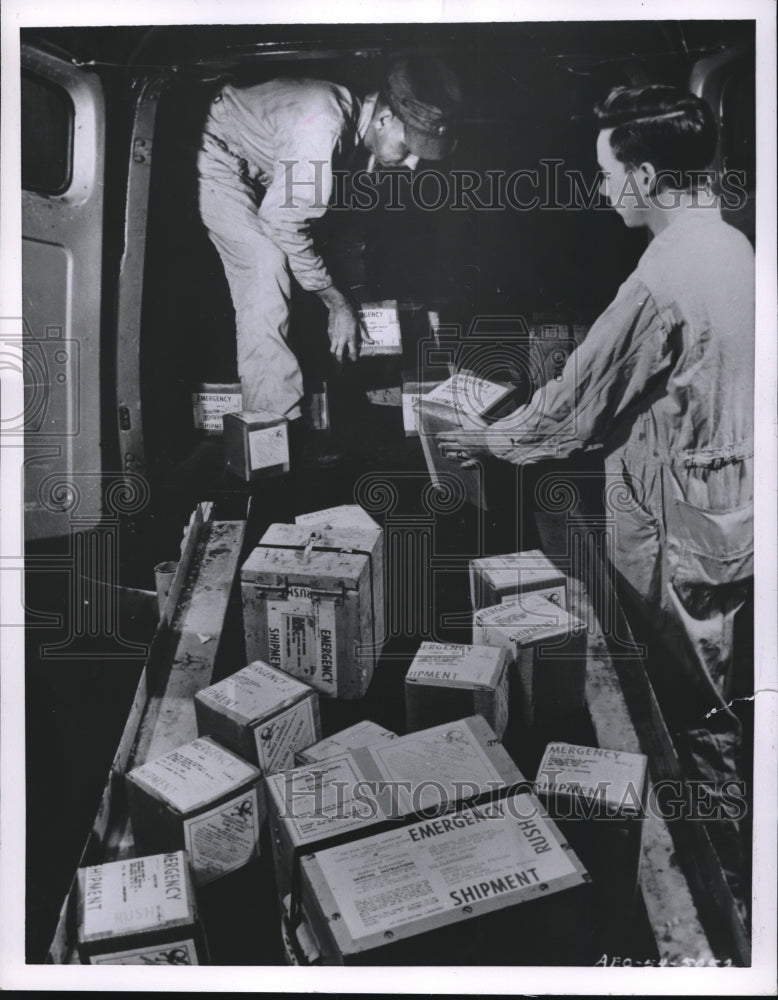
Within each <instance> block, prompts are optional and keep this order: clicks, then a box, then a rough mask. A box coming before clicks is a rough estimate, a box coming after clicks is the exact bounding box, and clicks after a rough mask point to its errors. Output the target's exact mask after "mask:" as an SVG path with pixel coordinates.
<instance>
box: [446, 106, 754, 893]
mask: <svg viewBox="0 0 778 1000" xmlns="http://www.w3.org/2000/svg"><path fill="white" fill-rule="evenodd" d="M595 113H596V116H597V119H598V124H599V127H600V133H599V136H598V139H597V156H598V160H599V164H600V167H601V169H602V172H603V175H604V176H603V181H602V184H603V186H604V191H605V194H606V196H607V198H608V201H609V203H610V204H611V205H612V206H613V207H614V208H615V209H616V211H617V212H618V213H619V215H621V217H622V218H623V220H624V222H625V224H626V225H627V226H630V227H635V226H646V227H648V229H649V230H650V231H651V233H652V236H653V239H652V240H651V242H650V244H649V246H648V249H647V250H646V251H645V253H644V254H643V256H642V257H641V259H640V261H639V263H638V266H637V268H636V270H635V271H634V272H633V274H632V275H631V276H630V277H629V278H628V279H627V280H626V281H625V282H624V284H623V285H622V286H621V288H620V289H619V291H618V294H617V295H616V298H615V299H614V300H613V302H612V303H611V305H610V306H609V307H608V308H607V309H606V311H605V312H604V313H603V314H602V315H601V316H600V317H599V319H598V320H597V322H596V323H595V324H594V326H593V327H592V329H591V331H590V333H589V334H588V336H587V337H586V339H585V341H584V342H583V344H582V345H581V346H580V347H579V348H578V349H577V350H576V351H575V352H574V353H573V354H572V355H571V356H570V358H569V359H568V362H567V364H566V366H565V368H564V371H563V373H562V377H561V379H560V380H559V381H550V382H549V383H548V384H547V385H546V386H544V387H543V388H541V389H539V390H538V392H537V393H536V394H535V396H534V397H533V399H532V400H531V401H530V402H529V404H528V405H527V406H525V407H522V408H520V409H518V410H516V411H515V412H514V413H512V414H510V415H509V416H508V417H505V418H504V419H502V420H500V421H497V422H496V423H494V424H492V425H491V426H490V427H489V428H488V429H487V428H486V425H485V424H484V425H483V426H482V427H480V428H479V427H476V428H475V429H474V430H473V431H472V432H469V431H463V432H459V433H447V434H443V435H440V436H439V439H438V440H439V447H440V448H441V449H442V450H443V451H444V452H445V453H448V454H451V453H454V454H456V455H457V457H459V458H462V459H463V460H465V464H466V463H467V461H468V460H472V459H473V458H474V457H475V456H478V455H479V454H493V455H496V456H497V457H499V458H502V459H505V460H507V461H510V462H514V463H516V464H524V463H529V462H536V461H540V460H543V459H556V458H561V457H565V456H567V455H570V454H571V453H572V452H574V451H576V450H577V449H582V448H589V447H591V446H598V445H599V446H602V448H603V449H604V454H605V472H606V490H607V494H606V503H607V507H608V513H609V514H610V515H611V517H612V519H613V522H614V526H615V530H614V533H613V536H612V538H610V539H609V544H610V552H609V555H610V558H611V561H612V563H613V565H614V567H615V569H616V572H617V575H618V580H619V583H620V586H621V588H622V592H623V593H624V595H625V599H626V603H627V606H628V607H630V608H631V610H632V612H633V620H634V622H635V625H636V631H637V632H638V634H642V635H644V636H647V637H648V639H649V643H650V645H649V649H650V650H651V649H652V647H653V652H654V654H655V655H653V656H651V658H650V661H649V663H650V667H651V670H652V680H653V681H654V683H655V684H656V685H657V687H658V688H659V689H660V690H662V691H664V692H670V695H671V699H672V702H671V709H672V714H673V728H674V729H675V730H676V733H675V735H676V737H677V741H678V746H679V751H680V752H681V754H682V757H683V759H684V760H685V762H686V764H687V773H688V774H689V776H690V777H693V778H697V779H701V780H704V781H706V782H710V783H711V785H712V786H715V787H714V797H715V789H718V790H719V792H720V790H721V787H722V784H723V783H724V782H725V781H727V780H728V779H733V778H736V777H737V776H738V761H739V754H740V743H741V733H740V723H739V720H738V718H737V717H736V715H735V714H734V713H733V712H732V710H731V709H730V708H729V707H728V697H729V690H730V685H731V679H732V678H731V674H732V667H733V632H734V619H735V615H736V613H737V612H738V610H739V609H740V608H741V607H743V605H744V604H745V602H746V600H747V598H748V595H749V587H750V585H751V582H752V581H751V578H752V575H753V463H754V457H753V406H754V395H753V369H754V254H753V251H752V248H751V245H750V244H749V242H748V240H747V239H746V237H745V236H743V235H742V234H741V233H740V232H738V231H737V230H736V229H734V228H733V227H731V226H729V225H727V224H726V223H724V222H723V221H722V219H721V216H720V213H719V209H718V206H717V205H716V204H715V202H714V199H713V198H712V196H711V195H710V192H709V191H707V190H706V189H705V182H704V177H705V174H704V171H705V168H706V167H708V165H709V164H710V162H711V160H712V158H713V155H714V151H715V147H716V127H715V122H714V120H713V116H712V113H711V111H710V109H709V108H708V106H707V104H706V103H705V102H704V101H703V100H701V99H700V98H697V97H695V96H693V95H691V94H684V93H682V92H680V91H677V90H676V89H675V88H672V87H665V86H646V87H641V88H634V89H627V88H618V89H616V90H614V91H613V92H612V93H611V94H610V95H609V97H608V98H607V100H606V101H605V102H604V103H603V104H602V105H600V106H598V107H597V108H596V109H595ZM608 500H609V501H610V502H608ZM709 830H710V833H711V836H712V838H713V839H714V842H715V844H716V847H717V850H718V852H719V856H720V858H721V860H722V863H723V865H724V867H725V869H726V870H727V874H728V877H729V879H730V884H731V885H732V888H733V890H734V891H735V892H736V893H737V891H738V888H739V886H738V869H739V867H740V858H739V853H740V848H739V840H738V837H737V827H736V824H735V823H732V822H727V821H726V820H722V821H719V822H715V823H711V824H710V825H709Z"/></svg>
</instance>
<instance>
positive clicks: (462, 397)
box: [423, 372, 510, 416]
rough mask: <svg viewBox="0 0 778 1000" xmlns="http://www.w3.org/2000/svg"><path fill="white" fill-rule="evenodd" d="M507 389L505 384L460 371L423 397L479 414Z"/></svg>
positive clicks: (502, 395)
mask: <svg viewBox="0 0 778 1000" xmlns="http://www.w3.org/2000/svg"><path fill="white" fill-rule="evenodd" d="M509 391H510V390H509V389H508V388H506V387H505V386H502V385H495V383H494V382H487V381H486V380H485V379H482V378H478V377H477V376H475V375H467V374H464V373H462V372H460V373H459V374H457V375H453V376H452V377H451V378H450V379H448V381H446V382H443V383H442V384H441V385H439V386H437V387H436V388H435V389H433V390H432V391H431V392H429V393H427V395H426V396H424V397H423V398H424V400H425V403H435V404H439V405H443V406H447V407H449V408H450V409H452V410H454V411H456V412H457V413H462V414H472V415H475V416H481V415H482V414H484V413H486V412H487V411H488V410H490V409H491V408H492V407H493V406H494V405H495V404H496V403H498V402H499V401H500V400H501V399H504V398H505V396H507V395H508V393H509Z"/></svg>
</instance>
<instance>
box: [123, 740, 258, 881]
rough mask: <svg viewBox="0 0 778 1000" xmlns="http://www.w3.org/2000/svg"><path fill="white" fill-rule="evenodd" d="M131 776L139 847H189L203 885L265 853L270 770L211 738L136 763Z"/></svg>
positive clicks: (152, 849) (130, 793)
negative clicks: (265, 773)
mask: <svg viewBox="0 0 778 1000" xmlns="http://www.w3.org/2000/svg"><path fill="white" fill-rule="evenodd" d="M126 781H127V797H128V801H129V807H130V819H131V821H132V832H133V836H134V838H135V844H136V846H137V848H138V849H139V850H140V851H142V852H143V853H148V854H152V853H155V852H157V851H164V850H169V851H174V850H180V849H184V850H186V851H187V853H188V855H189V863H190V865H191V867H192V876H193V878H194V883H195V885H197V886H200V885H204V884H205V883H207V882H212V881H213V880H214V879H217V878H219V877H220V876H222V875H226V874H227V873H228V872H231V871H235V870H236V869H237V868H241V867H243V865H246V864H248V862H249V861H251V859H252V858H255V857H257V856H258V855H259V834H260V830H261V827H262V823H263V822H264V819H265V803H264V796H263V794H262V792H263V789H262V787H261V781H262V775H261V773H260V771H259V769H258V768H256V767H254V766H253V765H252V764H249V763H247V762H246V761H245V760H241V758H240V757H237V756H236V755H235V754H233V753H231V752H230V751H229V750H225V749H224V747H220V746H219V745H218V743H215V742H214V741H213V740H211V739H209V738H208V737H200V738H199V739H196V740H193V741H192V742H191V743H186V744H185V745H184V746H182V747H178V749H176V750H171V751H170V752H169V753H166V754H163V755H162V756H161V757H157V758H156V760H151V761H148V762H147V763H145V764H142V765H141V766H140V767H136V768H135V769H134V770H132V771H130V772H129V773H128V774H127V777H126Z"/></svg>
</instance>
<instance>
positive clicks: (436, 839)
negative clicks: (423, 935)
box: [316, 795, 582, 941]
mask: <svg viewBox="0 0 778 1000" xmlns="http://www.w3.org/2000/svg"><path fill="white" fill-rule="evenodd" d="M316 858H317V860H318V863H319V866H320V868H321V871H322V873H323V874H324V877H325V879H326V881H327V884H328V885H329V888H330V891H331V892H332V895H333V896H334V898H335V903H336V906H337V910H338V912H339V913H340V915H341V917H342V919H344V920H345V922H346V926H347V928H348V930H349V933H350V934H351V937H352V938H353V939H354V940H356V941H358V940H359V939H360V938H364V937H367V936H370V935H374V934H383V933H385V932H386V931H388V930H392V929H394V928H398V927H403V928H404V930H405V931H406V932H407V931H412V927H413V924H414V923H416V922H418V921H419V920H422V919H423V918H425V917H429V916H432V915H433V914H437V913H445V912H451V911H455V910H458V909H460V908H461V907H463V906H470V907H472V909H473V911H474V912H475V913H478V912H479V910H480V911H483V910H486V909H492V908H494V901H495V900H503V901H504V903H505V905H510V904H515V903H518V902H522V901H523V900H525V899H527V898H529V897H532V896H534V895H540V894H541V892H542V894H543V895H548V892H549V889H552V890H553V889H554V888H557V889H559V888H566V887H567V886H569V885H573V884H577V883H579V882H581V881H582V877H581V875H580V874H579V873H578V871H577V869H576V866H575V865H574V864H573V862H572V860H571V858H570V857H569V856H568V854H567V852H565V851H563V850H562V848H561V847H560V846H559V843H558V842H557V840H556V837H555V836H554V835H553V834H552V833H551V832H550V831H549V829H548V826H547V824H546V822H545V820H544V819H543V818H542V817H541V816H539V815H538V812H537V806H536V805H535V804H533V800H532V799H531V798H530V797H529V796H527V795H517V796H514V797H513V798H512V799H509V800H508V803H507V804H506V803H505V802H497V803H492V804H490V805H486V806H481V807H477V808H475V807H474V808H472V809H464V810H462V811H461V812H459V813H456V814H454V815H453V816H451V817H445V818H442V819H438V820H431V821H428V822H422V823H415V824H413V825H412V826H410V827H407V828H405V829H403V830H397V831H391V832H389V833H384V834H379V835H377V836H373V837H368V838H367V839H365V840H360V841H358V842H357V843H352V844H345V845H343V846H342V847H333V848H330V849H329V850H325V851H321V852H319V853H318V854H317V855H316ZM555 883H556V885H555ZM541 885H543V886H544V889H543V890H541V889H540V886H541Z"/></svg>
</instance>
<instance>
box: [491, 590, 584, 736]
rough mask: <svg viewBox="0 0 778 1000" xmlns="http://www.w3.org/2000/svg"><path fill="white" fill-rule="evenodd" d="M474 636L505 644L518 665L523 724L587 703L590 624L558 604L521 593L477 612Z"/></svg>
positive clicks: (492, 643)
mask: <svg viewBox="0 0 778 1000" xmlns="http://www.w3.org/2000/svg"><path fill="white" fill-rule="evenodd" d="M473 642H474V643H475V644H476V645H483V646H505V647H506V648H507V649H508V650H509V654H510V656H511V658H512V659H513V661H514V662H515V663H516V666H517V679H518V688H519V691H520V697H521V715H522V719H523V721H524V723H525V725H528V726H532V725H535V724H537V723H541V724H542V723H546V722H548V721H550V720H553V719H556V718H559V717H561V716H565V715H568V714H569V713H571V712H576V711H579V710H580V709H582V708H583V707H584V704H585V703H584V689H585V684H586V627H585V625H584V623H583V622H582V621H580V620H579V619H578V618H576V617H575V616H574V615H571V614H570V613H569V612H568V611H565V610H564V609H563V608H560V607H559V606H558V605H556V604H554V603H552V602H551V601H549V600H546V598H545V597H538V596H537V595H536V594H522V595H521V596H520V597H518V598H517V599H516V600H515V601H513V602H510V603H506V604H496V605H494V606H493V607H489V608H482V609H481V610H480V611H476V612H475V613H474V614H473Z"/></svg>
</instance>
